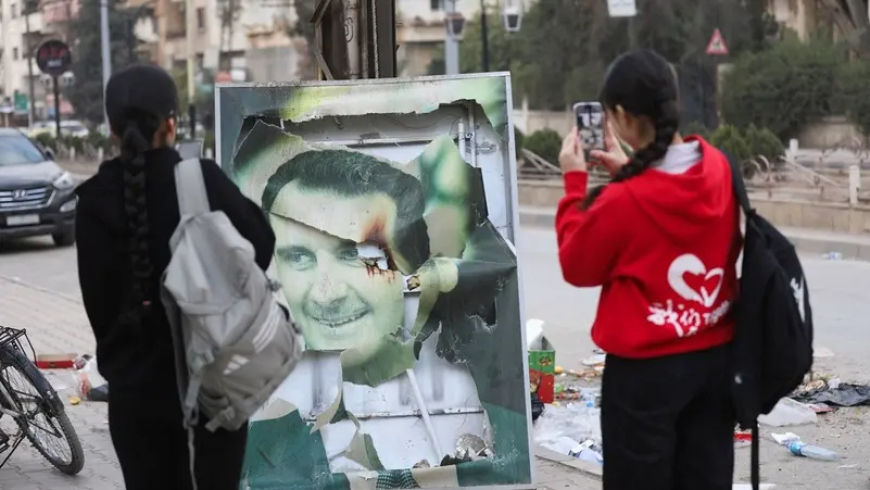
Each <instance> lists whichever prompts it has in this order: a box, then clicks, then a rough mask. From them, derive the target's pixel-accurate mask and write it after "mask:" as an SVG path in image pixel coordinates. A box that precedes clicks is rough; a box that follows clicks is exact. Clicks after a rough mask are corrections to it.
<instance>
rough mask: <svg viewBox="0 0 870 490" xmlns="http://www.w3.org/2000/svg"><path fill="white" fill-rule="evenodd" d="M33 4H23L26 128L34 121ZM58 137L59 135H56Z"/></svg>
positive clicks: (27, 2) (28, 0)
mask: <svg viewBox="0 0 870 490" xmlns="http://www.w3.org/2000/svg"><path fill="white" fill-rule="evenodd" d="M33 4H34V2H33V1H31V0H26V1H25V2H24V5H23V6H24V39H25V43H24V44H25V45H24V49H25V50H26V51H25V56H27V126H28V127H33V122H34V121H36V104H35V99H36V96H35V95H34V87H33V46H31V44H30V14H31V13H32V12H33V8H32V6H33ZM58 136H60V134H58Z"/></svg>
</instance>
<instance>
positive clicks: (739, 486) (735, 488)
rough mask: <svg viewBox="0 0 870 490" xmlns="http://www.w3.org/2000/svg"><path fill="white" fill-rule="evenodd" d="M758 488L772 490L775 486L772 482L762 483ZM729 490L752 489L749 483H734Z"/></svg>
mask: <svg viewBox="0 0 870 490" xmlns="http://www.w3.org/2000/svg"><path fill="white" fill-rule="evenodd" d="M758 488H759V490H772V489H774V488H776V485H775V484H773V483H762V484H761V485H760V486H759V487H758ZM731 490H752V485H750V484H749V483H735V484H734V485H733V486H732V487H731Z"/></svg>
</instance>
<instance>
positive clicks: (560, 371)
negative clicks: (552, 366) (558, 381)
mask: <svg viewBox="0 0 870 490" xmlns="http://www.w3.org/2000/svg"><path fill="white" fill-rule="evenodd" d="M564 372H565V368H563V367H562V366H556V374H562V373H564Z"/></svg>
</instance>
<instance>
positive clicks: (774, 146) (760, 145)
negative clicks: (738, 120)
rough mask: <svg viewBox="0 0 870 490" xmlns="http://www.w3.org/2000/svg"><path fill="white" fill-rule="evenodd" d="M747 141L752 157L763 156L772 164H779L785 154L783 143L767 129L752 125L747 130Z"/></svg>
mask: <svg viewBox="0 0 870 490" xmlns="http://www.w3.org/2000/svg"><path fill="white" fill-rule="evenodd" d="M745 139H746V144H747V145H748V146H749V153H750V155H751V156H753V157H754V156H758V155H761V156H763V157H765V158H767V159H768V160H769V161H770V163H771V164H774V163H776V162H778V161H779V160H780V159H781V158H782V155H783V154H784V153H785V146H784V145H783V144H782V141H780V139H779V138H777V136H776V135H775V134H773V131H771V130H769V129H767V128H762V129H758V128H757V127H755V125H754V124H750V125H749V127H748V128H747V129H746V136H745Z"/></svg>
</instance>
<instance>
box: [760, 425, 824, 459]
mask: <svg viewBox="0 0 870 490" xmlns="http://www.w3.org/2000/svg"><path fill="white" fill-rule="evenodd" d="M771 436H773V439H774V440H775V441H776V442H777V444H779V445H781V446H784V447H786V448H788V450H789V451H791V453H792V454H794V455H795V456H803V457H805V458H811V459H817V460H820V461H837V460H839V459H840V455H839V454H837V453H835V452H833V451H830V450H828V449H825V448H823V447H819V446H815V445H812V444H807V443H805V442H802V441H801V438H800V437H799V436H797V435H796V434H794V433H791V432H787V433H785V434H771Z"/></svg>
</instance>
